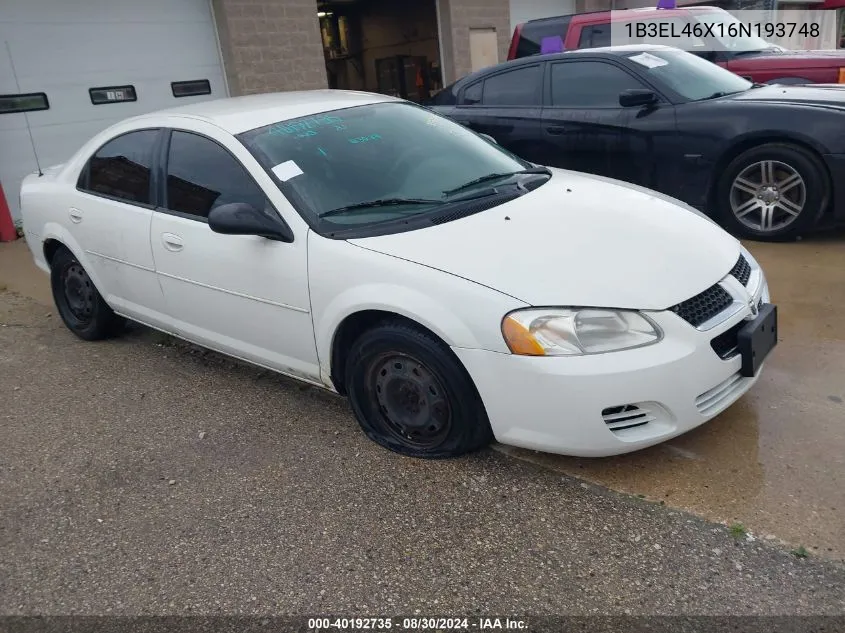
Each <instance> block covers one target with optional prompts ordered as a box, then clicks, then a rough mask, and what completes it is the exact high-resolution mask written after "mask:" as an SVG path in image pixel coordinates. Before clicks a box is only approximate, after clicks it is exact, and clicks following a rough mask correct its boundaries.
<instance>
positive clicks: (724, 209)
mask: <svg viewBox="0 0 845 633" xmlns="http://www.w3.org/2000/svg"><path fill="white" fill-rule="evenodd" d="M763 161H775V162H777V163H781V164H783V165H786V166H788V167H789V168H791V169H792V170H794V172H796V173H797V174H798V175H800V176H801V178H802V179H803V183H804V189H805V198H804V204H803V207H802V208H801V211H800V212H799V213H798V215H797V216H796V217H795V218H794V219H793V220H792V221H791V222H789V224H786V225H785V226H783V227H781V228H774V229H771V230H760V229H755V228H753V227H750V226H748V225H746V224H745V223H743V222H742V221H741V220H740V219H738V218H737V217H736V215H735V214H734V211H733V209H732V207H731V190H732V187H733V185H734V181H735V179H736V178H737V177H738V176H739V175H740V174H742V172H743V171H744V170H746V169H747V168H749V167H750V166H752V165H755V164H757V163H761V162H763ZM829 191H830V185H829V182H828V178H827V174H826V171H825V169H824V165H823V164H822V162H821V160H820V159H819V158H817V157H816V156H815V155H814V154H812V153H811V152H809V151H807V150H805V149H803V148H801V147H797V146H795V145H791V144H788V143H766V144H765V145H758V146H757V147H753V148H751V149H749V150H746V151H745V152H743V153H742V154H740V155H739V156H737V157H736V158H734V159H733V160H732V161H731V162H730V163H729V164H728V166H727V167H726V168H725V169H724V171H723V172H722V175H721V177H720V178H719V180H718V183H717V185H716V192H715V207H716V208H715V212H716V214H717V215H718V217H719V219H720V220H721V222H722V225H723V226H724V227H725V228H726V229H727V230H728V231H730V232H731V233H733V234H734V235H737V236H738V237H743V238H748V239H752V240H758V241H769V242H776V241H784V240H789V239H794V238H796V237H799V236H800V235H801V234H802V233H803V232H805V231H807V230H808V229H810V228H812V226H813V225H814V224H815V223H816V221H817V220H818V219H819V218H820V217H821V215H822V213H823V212H824V209H825V207H826V206H827V203H828V200H829Z"/></svg>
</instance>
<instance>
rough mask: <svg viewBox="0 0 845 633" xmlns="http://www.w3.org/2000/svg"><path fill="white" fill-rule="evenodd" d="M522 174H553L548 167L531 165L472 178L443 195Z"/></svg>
mask: <svg viewBox="0 0 845 633" xmlns="http://www.w3.org/2000/svg"><path fill="white" fill-rule="evenodd" d="M522 174H543V175H545V176H551V175H552V172H550V171H549V169H548V168H547V167H529V168H528V169H520V170H519V171H508V172H502V173H498V174H487V175H486V176H481V178H476V179H475V180H470V181H469V182H467V183H464V184H462V185H461V186H459V187H455V188H454V189H448V190H446V191H444V192H443V195H444V196H450V195H452V194H453V193H458V192H459V191H463V190H464V189H469V188H470V187H474V186H475V185H480V184H481V183H483V182H488V181H490V180H500V179H502V178H510V177H511V176H519V175H522Z"/></svg>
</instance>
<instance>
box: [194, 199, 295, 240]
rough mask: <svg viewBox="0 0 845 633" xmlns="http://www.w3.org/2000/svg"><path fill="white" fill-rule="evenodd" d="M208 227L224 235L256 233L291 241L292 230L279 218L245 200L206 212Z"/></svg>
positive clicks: (273, 238) (271, 238) (268, 237)
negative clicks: (263, 211)
mask: <svg viewBox="0 0 845 633" xmlns="http://www.w3.org/2000/svg"><path fill="white" fill-rule="evenodd" d="M208 228H210V229H211V230H212V231H214V232H215V233H222V234H224V235H257V236H259V237H266V238H267V239H268V240H277V241H279V242H293V231H291V230H290V227H289V226H288V225H287V224H285V222H284V220H282V219H281V218H274V217H272V216H270V215H268V214H266V213H262V212H261V211H259V210H258V209H256V208H255V207H254V206H252V205H251V204H248V203H246V202H232V203H230V204H221V205H220V206H219V207H215V208H214V209H212V210H211V212H209V214H208Z"/></svg>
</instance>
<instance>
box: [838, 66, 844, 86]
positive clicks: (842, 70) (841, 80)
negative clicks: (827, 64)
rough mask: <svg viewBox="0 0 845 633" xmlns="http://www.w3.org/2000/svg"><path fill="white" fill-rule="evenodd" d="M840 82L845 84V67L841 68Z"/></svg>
mask: <svg viewBox="0 0 845 633" xmlns="http://www.w3.org/2000/svg"><path fill="white" fill-rule="evenodd" d="M839 83H841V84H845V68H840V69H839Z"/></svg>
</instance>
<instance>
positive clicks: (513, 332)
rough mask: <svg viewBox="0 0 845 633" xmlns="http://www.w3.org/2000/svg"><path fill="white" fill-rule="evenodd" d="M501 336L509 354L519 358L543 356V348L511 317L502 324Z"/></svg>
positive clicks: (526, 329)
mask: <svg viewBox="0 0 845 633" xmlns="http://www.w3.org/2000/svg"><path fill="white" fill-rule="evenodd" d="M502 335H503V336H504V337H505V342H506V343H507V344H508V347H509V348H510V350H511V352H513V353H514V354H519V355H520V356H545V355H546V352H545V351H544V350H543V346H542V345H540V344H539V343H538V342H537V340H536V339H535V338H534V337H533V336H532V334H531V332H529V331H528V328H526V327H525V326H524V325H522V323H520V322H519V321H517V320H516V319H514V318H512V317H505V320H504V321H503V322H502Z"/></svg>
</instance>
